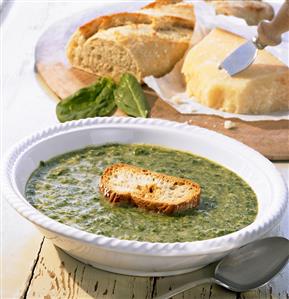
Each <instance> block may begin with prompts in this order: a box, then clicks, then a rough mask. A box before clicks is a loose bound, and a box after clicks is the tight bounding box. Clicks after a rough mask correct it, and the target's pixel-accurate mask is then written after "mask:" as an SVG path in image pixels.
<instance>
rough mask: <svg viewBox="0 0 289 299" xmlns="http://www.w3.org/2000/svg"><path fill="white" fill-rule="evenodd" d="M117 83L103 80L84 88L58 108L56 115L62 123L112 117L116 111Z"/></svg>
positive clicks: (60, 103)
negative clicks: (89, 118)
mask: <svg viewBox="0 0 289 299" xmlns="http://www.w3.org/2000/svg"><path fill="white" fill-rule="evenodd" d="M114 89H115V83H114V82H113V81H112V80H111V79H108V78H101V79H100V80H99V81H97V82H96V83H94V84H92V85H90V86H88V87H84V88H82V89H80V90H78V91H77V92H75V93H74V94H72V95H71V96H69V97H67V98H66V99H64V100H62V101H61V102H59V103H58V104H57V106H56V115H57V118H58V120H59V121H60V122H66V121H70V120H77V119H82V118H88V117H95V116H107V115H111V114H112V113H113V112H114V110H115V109H116V104H115V102H114Z"/></svg>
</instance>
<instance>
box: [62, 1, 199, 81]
mask: <svg viewBox="0 0 289 299" xmlns="http://www.w3.org/2000/svg"><path fill="white" fill-rule="evenodd" d="M165 2H166V3H167V2H169V3H170V4H165ZM165 2H163V1H160V2H158V3H157V4H156V5H155V6H154V5H151V6H148V7H145V8H143V9H141V10H139V11H137V12H132V13H129V12H122V13H116V14H111V15H108V16H101V17H98V18H96V19H93V20H91V21H90V22H88V23H86V24H84V25H82V26H81V27H79V29H78V30H77V31H76V32H75V33H74V34H73V35H72V37H71V39H70V41H69V43H68V45H67V49H66V55H67V58H68V60H69V62H70V64H71V65H72V66H74V67H76V68H79V69H82V70H84V71H87V72H90V73H93V74H96V75H99V76H109V77H112V78H113V79H115V80H118V79H119V77H120V76H121V73H119V72H117V70H121V71H122V72H129V73H132V74H133V75H135V76H136V77H137V79H138V80H139V81H142V78H143V77H145V76H148V75H153V76H156V77H160V76H163V75H164V74H166V73H168V72H169V71H170V70H171V69H172V68H173V67H174V65H175V64H176V63H177V62H178V61H179V60H180V59H181V58H182V57H183V55H184V53H185V51H186V50H187V48H188V47H189V43H190V39H191V36H192V33H193V30H194V26H195V18H194V12H193V6H192V5H190V4H183V3H177V4H172V2H171V1H165ZM173 2H174V1H173ZM152 4H153V3H152ZM144 26H147V28H148V29H149V30H150V32H151V33H150V35H149V36H147V35H145V34H143V31H142V30H141V29H142V28H143V27H144ZM114 28H116V29H117V32H112V30H113V29H114ZM128 29H131V31H132V33H131V34H129V35H128V34H127V33H126V31H127V30H128ZM109 30H110V31H109ZM105 32H108V33H109V34H108V35H107V36H109V37H110V41H111V43H107V46H104V47H103V49H102V50H100V51H101V53H100V51H98V49H99V48H98V46H99V44H98V42H99V43H102V44H104V43H105V42H106V40H105V39H103V33H105ZM100 35H101V36H102V37H101V36H100ZM155 45H157V46H158V49H159V50H157V49H156V48H154V50H153V49H152V47H154V46H155ZM139 48H141V49H142V50H141V51H140V50H139ZM119 50H120V51H119ZM103 53H104V54H106V53H112V55H110V57H108V56H106V58H104V56H105V55H102V54H103ZM121 53H126V54H127V55H126V58H123V57H122V56H121V55H122V54H121ZM97 57H101V58H100V59H99V58H97ZM110 58H112V60H111V59H110ZM114 58H115V61H114V60H113V59H114ZM110 60H111V61H110ZM127 66H133V67H134V69H135V71H134V70H132V69H131V68H130V67H127ZM149 66H152V67H151V68H150V67H149Z"/></svg>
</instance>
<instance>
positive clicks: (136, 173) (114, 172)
mask: <svg viewBox="0 0 289 299" xmlns="http://www.w3.org/2000/svg"><path fill="white" fill-rule="evenodd" d="M99 189H100V191H101V192H102V193H103V194H104V196H105V197H107V198H108V199H109V201H110V202H112V203H117V202H122V201H125V202H130V203H132V204H135V205H136V206H138V207H141V208H144V209H147V210H155V211H157V212H162V213H165V214H171V213H174V212H180V211H184V210H186V209H190V208H195V207H197V206H198V205H199V201H200V194H201V188H200V186H199V185H198V184H197V183H194V182H192V181H190V180H188V179H182V178H178V177H173V176H169V175H165V174H161V173H156V172H152V171H150V170H147V169H144V168H140V167H136V166H132V165H128V164H122V163H119V164H113V165H111V166H109V167H108V168H106V169H105V170H104V172H103V174H102V176H101V179H100V185H99Z"/></svg>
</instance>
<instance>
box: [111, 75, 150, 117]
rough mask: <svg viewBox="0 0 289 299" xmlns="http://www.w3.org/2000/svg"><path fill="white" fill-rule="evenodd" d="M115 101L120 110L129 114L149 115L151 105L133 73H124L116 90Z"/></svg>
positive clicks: (136, 115) (135, 115) (137, 115)
mask: <svg viewBox="0 0 289 299" xmlns="http://www.w3.org/2000/svg"><path fill="white" fill-rule="evenodd" d="M114 98H115V102H116V104H117V106H118V108H119V109H120V110H122V111H123V112H125V113H126V114H127V115H129V116H134V117H148V115H149V112H150V106H149V104H148V102H147V99H146V96H145V94H144V92H143V90H142V88H141V86H140V84H139V83H138V81H137V79H136V78H135V77H134V76H133V75H131V74H123V75H122V76H121V78H120V82H119V85H118V87H117V88H116V90H115V91H114Z"/></svg>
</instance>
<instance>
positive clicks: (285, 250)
mask: <svg viewBox="0 0 289 299" xmlns="http://www.w3.org/2000/svg"><path fill="white" fill-rule="evenodd" d="M288 259H289V240H287V239H285V238H282V237H271V238H265V239H262V240H257V241H254V242H252V243H249V244H247V245H245V246H243V247H241V248H238V249H235V250H233V251H232V252H231V253H230V254H229V255H227V256H225V257H224V258H223V259H222V260H221V261H219V262H217V263H214V264H210V265H208V266H207V267H205V269H203V271H205V272H207V273H208V274H209V275H210V276H211V277H209V276H208V277H204V278H202V279H200V280H197V281H192V282H189V283H186V284H184V285H182V286H180V287H178V288H176V289H174V290H172V291H170V292H168V293H166V294H164V295H160V296H158V297H156V298H155V299H167V298H170V297H172V296H175V295H177V294H179V293H181V292H184V291H186V290H188V289H191V288H193V287H195V286H198V285H200V284H203V283H216V284H218V285H221V286H223V287H225V288H227V289H229V290H232V291H235V292H244V291H248V290H250V289H255V288H257V287H260V286H262V285H264V284H265V283H267V282H268V281H269V280H271V279H272V278H273V277H274V276H275V275H276V274H277V273H278V272H279V271H280V270H281V269H282V268H283V267H284V266H285V265H286V264H287V262H288ZM212 267H213V271H210V270H209V271H208V269H210V268H212ZM206 268H208V269H206Z"/></svg>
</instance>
